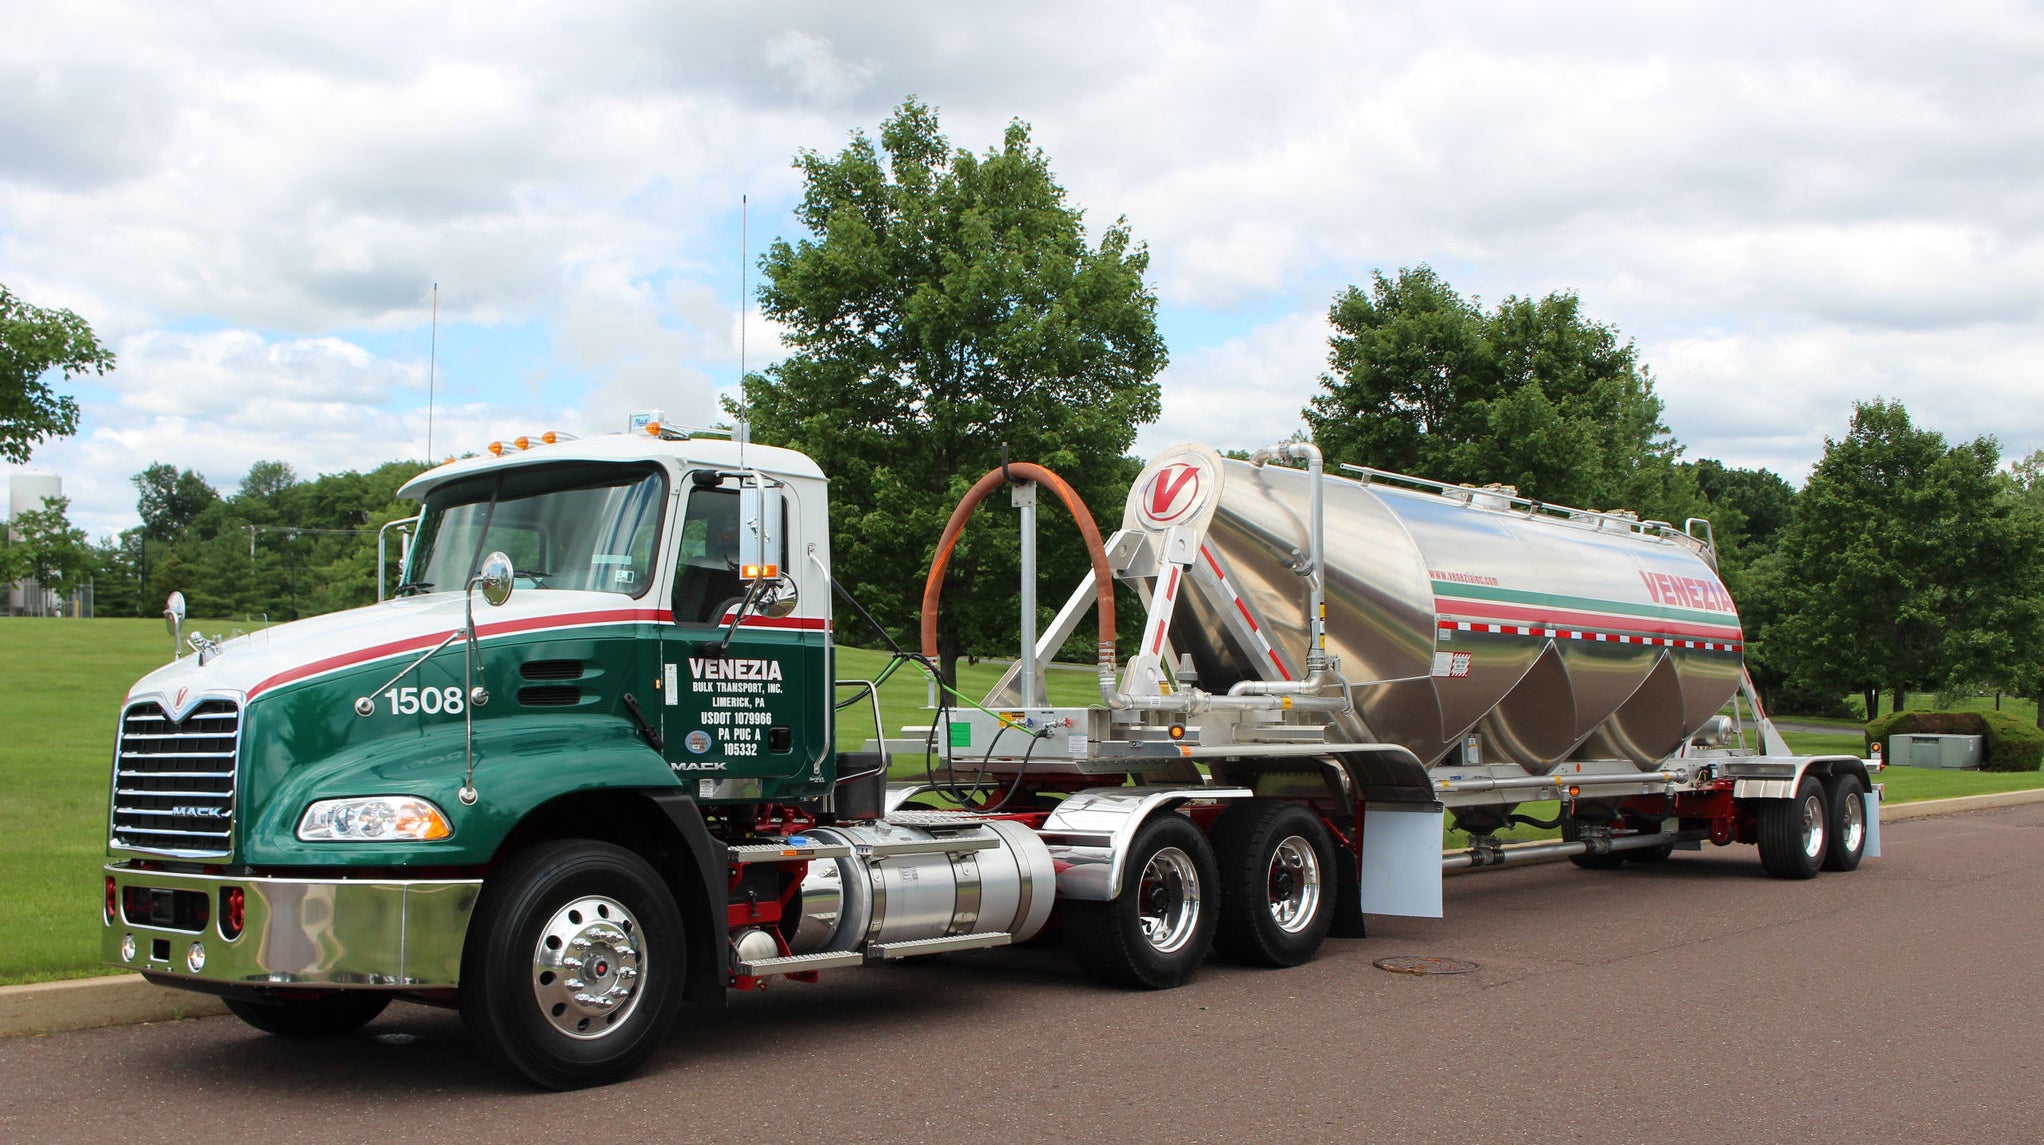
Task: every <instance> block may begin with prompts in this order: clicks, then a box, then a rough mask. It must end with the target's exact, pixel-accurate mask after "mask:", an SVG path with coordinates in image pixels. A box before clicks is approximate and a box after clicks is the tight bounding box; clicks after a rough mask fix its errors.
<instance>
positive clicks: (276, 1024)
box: [223, 990, 390, 1038]
mask: <svg viewBox="0 0 2044 1145" xmlns="http://www.w3.org/2000/svg"><path fill="white" fill-rule="evenodd" d="M223 1001H225V1002H226V1003H227V1009H228V1012H230V1013H232V1014H233V1015H234V1016H235V1017H237V1018H240V1019H241V1020H242V1021H244V1022H247V1023H248V1024H249V1025H251V1026H254V1027H255V1028H256V1029H258V1030H261V1031H262V1032H264V1033H266V1034H275V1035H277V1036H278V1037H282V1038H326V1037H332V1036H333V1035H335V1034H345V1033H348V1032H350V1031H352V1030H359V1029H361V1028H362V1027H363V1026H366V1025H368V1024H369V1023H370V1022H372V1021H374V1020H375V1018H376V1015H378V1014H381V1013H383V1009H384V1007H386V1006H388V1005H390V995H388V994H374V993H368V992H366V991H359V990H349V991H340V990H336V991H334V992H332V993H328V994H322V995H320V996H319V997H317V998H290V999H279V1000H276V1001H264V1002H255V1001H248V1000H244V999H241V998H227V999H223Z"/></svg>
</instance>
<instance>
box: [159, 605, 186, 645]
mask: <svg viewBox="0 0 2044 1145" xmlns="http://www.w3.org/2000/svg"><path fill="white" fill-rule="evenodd" d="M163 626H164V627H165V628H167V629H169V630H170V658H171V659H172V660H175V659H177V655H178V653H177V650H178V649H179V648H182V647H184V635H185V594H184V593H181V592H173V593H171V594H170V599H169V600H166V601H164V602H163Z"/></svg>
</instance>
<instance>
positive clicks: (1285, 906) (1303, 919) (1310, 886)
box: [1268, 835, 1320, 934]
mask: <svg viewBox="0 0 2044 1145" xmlns="http://www.w3.org/2000/svg"><path fill="white" fill-rule="evenodd" d="M1268 888H1269V893H1270V918H1271V921H1272V922H1274V923H1276V924H1277V928H1278V929H1279V930H1282V931H1284V932H1285V933H1286V934H1298V933H1299V932H1301V931H1303V930H1305V929H1306V928H1307V927H1309V926H1311V925H1312V924H1313V916H1314V915H1315V914H1316V913H1318V911H1319V910H1320V856H1319V855H1318V854H1315V853H1314V850H1313V844H1311V843H1308V842H1307V841H1306V840H1304V839H1302V838H1300V837H1299V836H1297V835H1293V836H1291V837H1290V838H1287V839H1285V840H1284V841H1283V842H1281V843H1279V844H1278V845H1277V850H1275V851H1273V852H1272V853H1271V856H1270V871H1269V877H1268Z"/></svg>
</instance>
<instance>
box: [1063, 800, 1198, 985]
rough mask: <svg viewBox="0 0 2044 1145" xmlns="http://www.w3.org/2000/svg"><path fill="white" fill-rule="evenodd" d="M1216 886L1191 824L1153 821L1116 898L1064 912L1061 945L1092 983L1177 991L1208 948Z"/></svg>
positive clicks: (1165, 816) (1139, 838)
mask: <svg viewBox="0 0 2044 1145" xmlns="http://www.w3.org/2000/svg"><path fill="white" fill-rule="evenodd" d="M1219 882H1220V876H1219V875H1218V874H1217V873H1216V871H1215V868H1214V853H1213V849H1212V848H1211V847H1209V846H1208V845H1207V839H1206V836H1205V835H1202V834H1200V832H1199V828H1197V827H1195V826H1193V825H1192V821H1191V820H1190V819H1187V818H1186V817H1185V816H1183V815H1178V814H1175V813H1170V812H1166V813H1162V814H1158V815H1155V816H1152V817H1151V819H1150V821H1149V822H1147V823H1144V824H1143V825H1142V827H1141V829H1139V830H1138V831H1137V832H1136V837H1135V843H1134V845H1133V846H1132V847H1130V848H1129V856H1128V864H1127V866H1126V867H1124V868H1123V873H1122V880H1121V893H1120V894H1118V895H1116V896H1115V897H1114V898H1113V899H1112V900H1110V901H1108V902H1079V901H1076V900H1074V901H1067V902H1065V903H1063V904H1062V910H1061V912H1060V913H1062V914H1063V915H1064V919H1065V945H1066V947H1067V948H1068V949H1070V950H1071V952H1072V958H1073V960H1074V961H1076V962H1078V964H1079V968H1080V969H1082V970H1084V971H1085V972H1086V973H1087V974H1089V975H1091V976H1092V977H1093V978H1095V979H1096V980H1098V981H1101V982H1105V983H1107V984H1109V985H1112V986H1136V987H1143V988H1146V989H1150V990H1167V989H1169V988H1171V987H1173V986H1177V985H1179V984H1181V983H1183V982H1184V981H1185V980H1186V979H1188V978H1190V977H1192V975H1193V972H1194V971H1196V970H1198V969H1199V964H1200V963H1201V962H1204V961H1206V956H1207V951H1208V950H1209V949H1211V948H1212V947H1213V944H1214V926H1215V921H1216V919H1217V918H1218V916H1219V914H1220V911H1219V910H1218V909H1217V904H1216V902H1215V901H1214V900H1215V894H1214V891H1215V888H1216V887H1217V886H1218V885H1219Z"/></svg>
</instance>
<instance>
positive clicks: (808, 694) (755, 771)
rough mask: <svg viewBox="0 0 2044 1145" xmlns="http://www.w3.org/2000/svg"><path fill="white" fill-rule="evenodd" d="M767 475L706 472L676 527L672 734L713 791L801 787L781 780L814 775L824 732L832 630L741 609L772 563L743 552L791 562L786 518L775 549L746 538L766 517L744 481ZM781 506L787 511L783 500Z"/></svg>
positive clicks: (713, 795) (669, 691)
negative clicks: (827, 639)
mask: <svg viewBox="0 0 2044 1145" xmlns="http://www.w3.org/2000/svg"><path fill="white" fill-rule="evenodd" d="M756 482H757V478H754V477H751V476H749V475H746V476H742V475H739V474H722V475H719V474H713V473H704V474H698V475H697V476H696V478H695V480H694V481H693V482H691V483H690V484H689V486H688V489H687V497H686V500H685V502H684V504H683V506H682V523H681V527H680V528H679V529H678V530H676V535H677V538H678V541H677V546H676V549H675V552H674V557H673V559H674V595H673V602H672V607H673V612H674V621H673V624H672V626H671V627H669V628H668V630H667V637H666V639H665V640H664V641H663V659H664V663H663V665H662V691H663V702H662V706H661V709H660V711H661V721H660V722H661V735H662V738H663V739H664V741H665V744H666V755H667V761H668V765H669V766H670V767H672V768H673V769H674V772H675V775H676V777H677V778H679V779H680V780H681V781H682V782H683V783H684V784H692V785H693V787H694V788H695V793H696V795H697V797H698V798H702V799H759V798H762V797H774V796H776V795H785V794H791V793H792V792H791V791H790V789H789V787H788V785H787V784H786V783H784V782H779V781H786V780H808V779H810V778H812V777H811V776H809V774H808V773H809V772H810V771H812V770H814V768H813V763H814V761H815V759H816V758H817V754H818V752H817V749H816V744H817V743H818V742H819V741H818V740H817V736H818V735H819V734H820V733H821V731H822V729H818V728H812V727H810V726H809V725H811V724H814V723H816V722H817V713H816V710H815V709H817V708H818V704H817V703H816V702H814V698H813V697H814V695H815V690H816V688H817V687H818V686H819V681H821V680H822V678H823V677H822V672H823V655H824V650H825V649H824V644H823V641H822V639H821V638H822V637H823V636H824V635H825V634H824V633H821V632H811V631H808V630H806V629H805V628H804V627H803V626H801V625H799V624H794V623H789V622H783V621H780V620H778V619H777V618H775V617H773V616H771V615H767V614H765V613H763V612H761V611H759V610H757V609H755V610H752V611H749V612H748V613H747V614H746V615H745V616H743V617H742V618H741V617H740V616H739V613H740V611H741V605H742V604H743V603H744V602H745V600H746V594H747V590H748V589H749V588H750V587H751V586H752V584H753V582H754V579H756V578H757V576H758V575H759V573H760V572H761V571H763V570H755V569H752V568H747V567H744V566H743V565H741V556H742V557H743V558H744V560H745V561H746V562H748V563H751V562H753V561H754V559H755V558H757V560H758V562H759V563H764V564H769V565H774V566H777V569H776V571H778V569H782V568H785V567H786V561H787V550H788V547H789V546H788V543H787V529H786V523H785V521H774V522H771V525H772V527H770V528H768V529H766V530H765V531H764V532H765V534H766V536H767V538H768V542H769V544H768V548H767V549H766V550H764V551H761V550H760V548H759V545H758V543H757V540H755V543H754V544H751V545H747V544H745V543H744V538H745V535H746V533H747V531H748V530H757V529H758V523H757V522H756V521H748V520H747V519H746V517H745V513H744V511H743V509H751V510H752V511H753V513H754V514H755V516H757V514H758V512H759V509H758V502H759V500H760V499H759V498H758V497H757V495H756V493H755V492H752V490H746V489H744V488H743V486H744V485H745V484H747V483H752V485H753V490H756V489H757V484H756ZM748 493H750V494H751V495H749V496H747V495H742V494H748ZM741 502H743V507H742V506H741ZM770 511H771V512H772V513H774V514H776V515H778V514H780V513H781V507H780V502H779V500H778V498H775V499H773V502H772V505H771V507H770ZM759 535H760V533H759V532H757V531H755V532H754V536H755V537H756V538H757V537H758V536H759ZM734 624H735V627H734Z"/></svg>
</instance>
